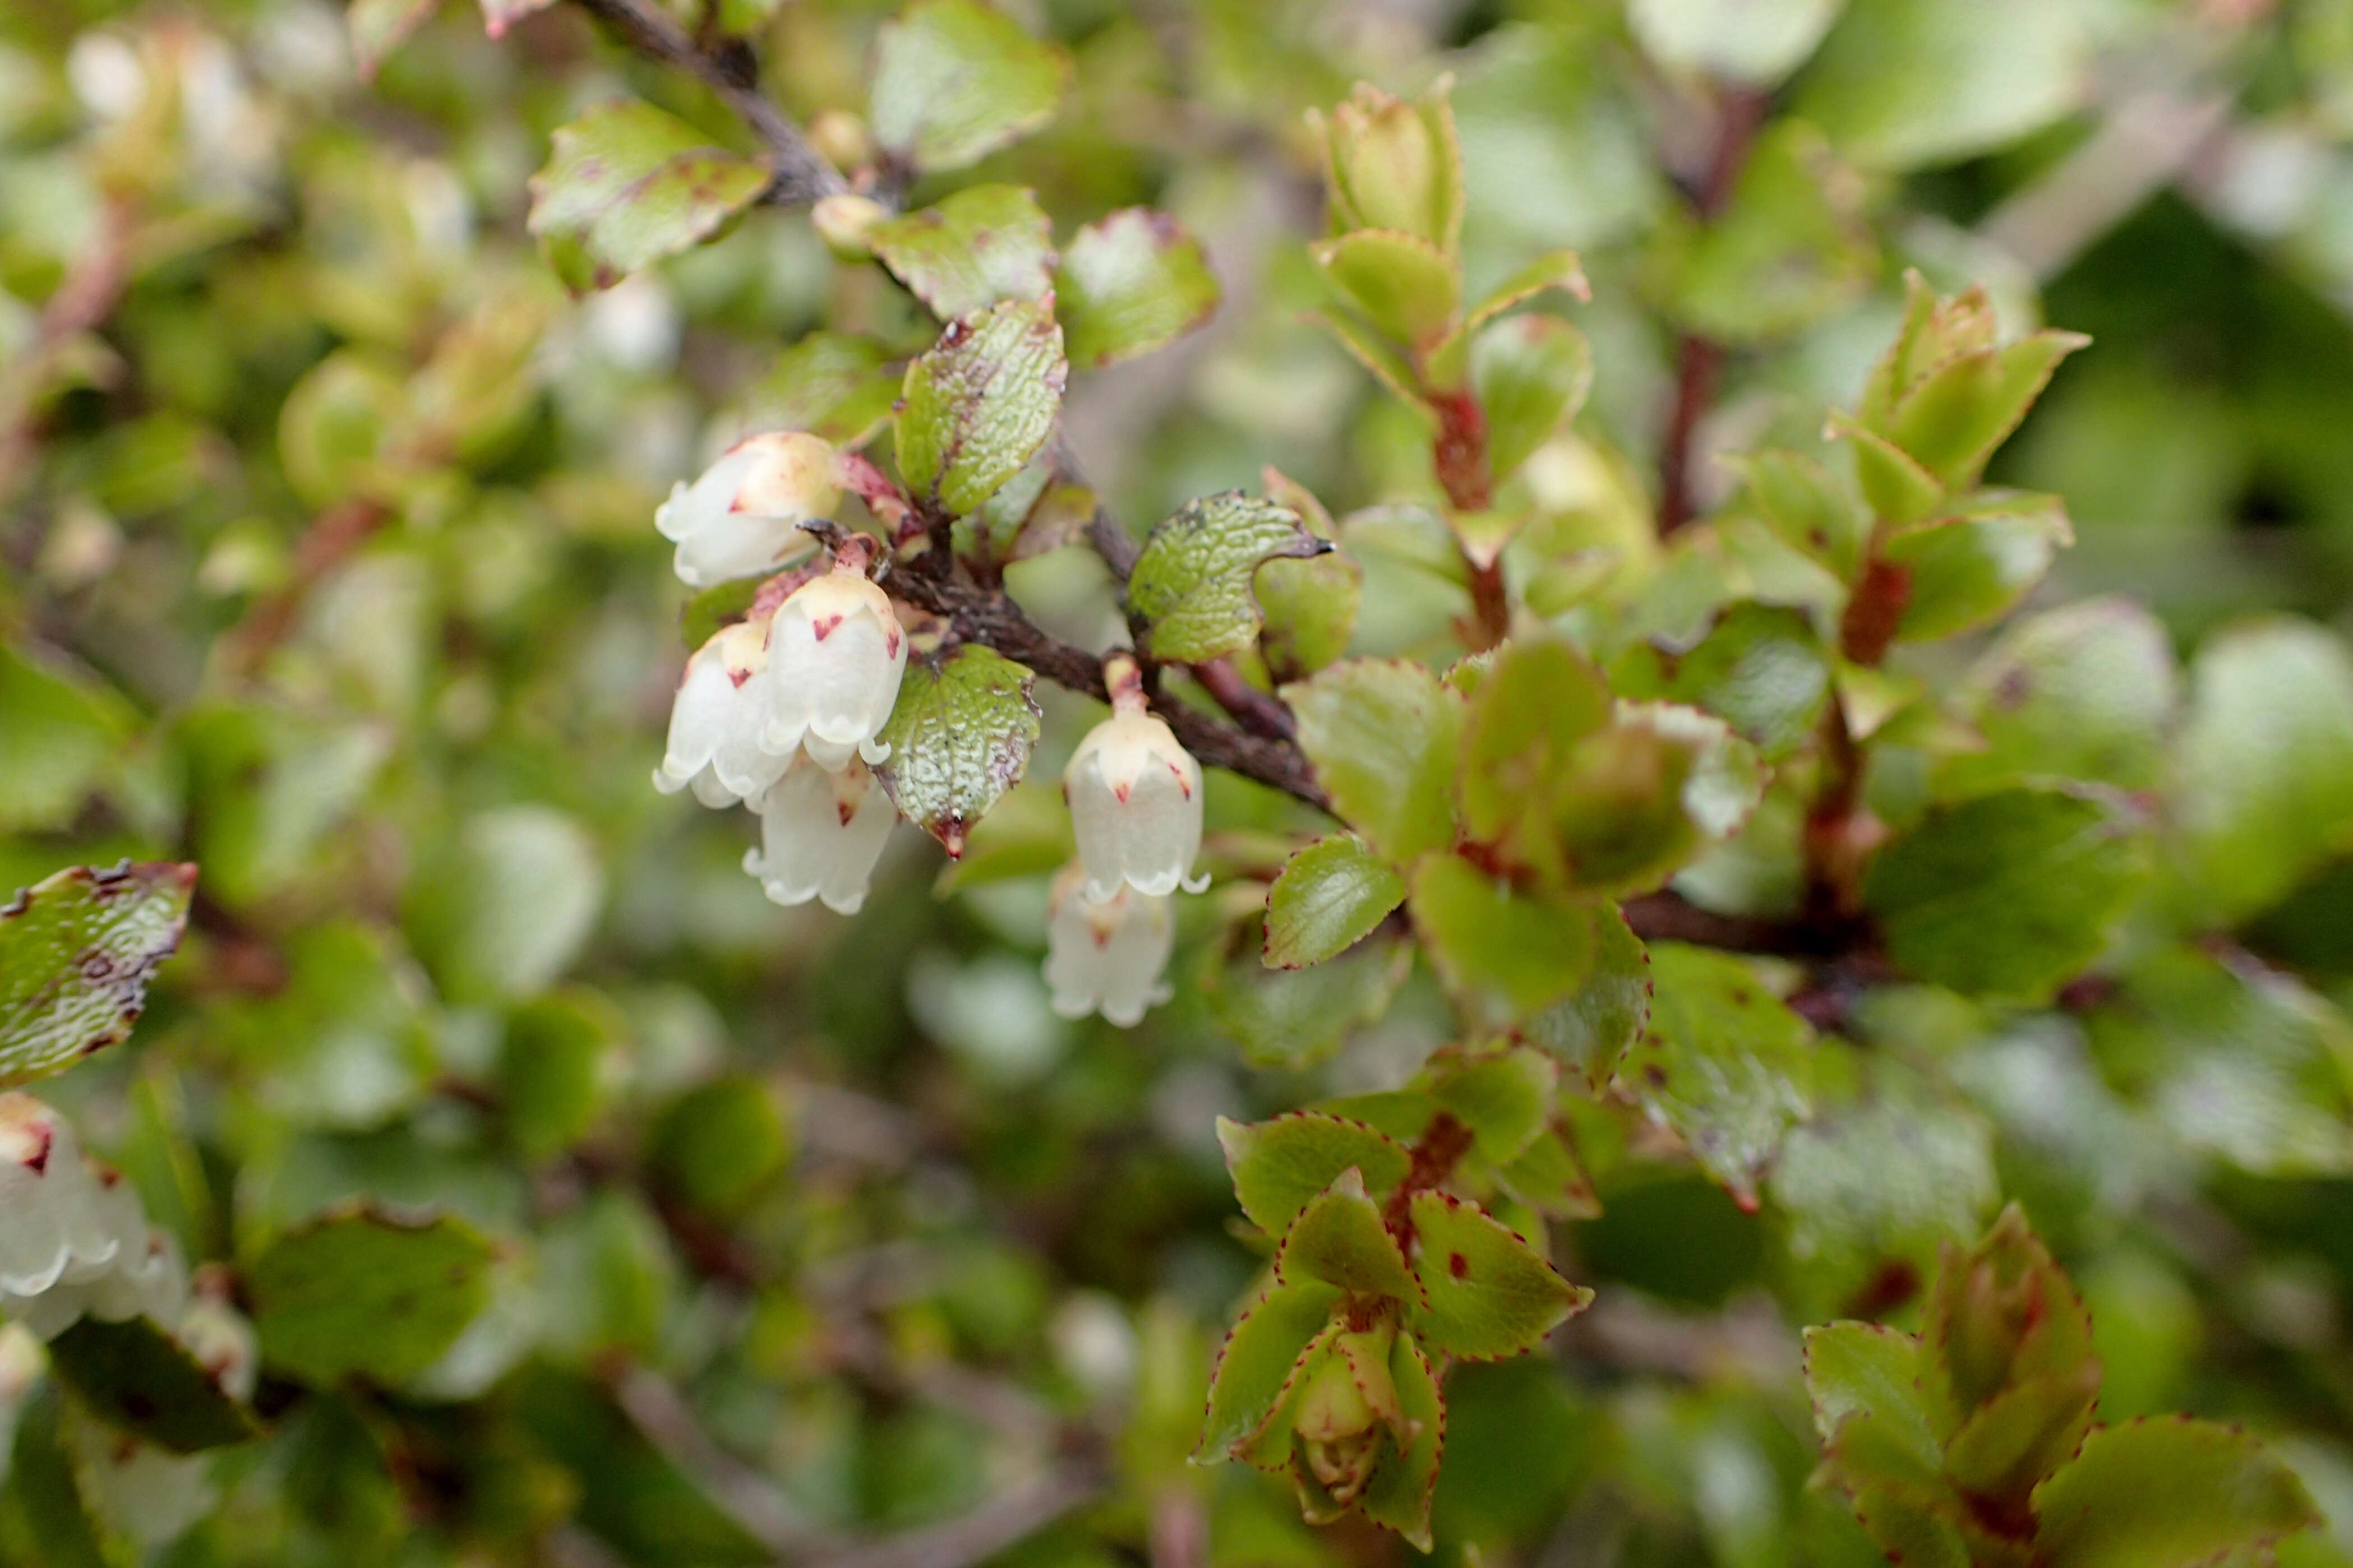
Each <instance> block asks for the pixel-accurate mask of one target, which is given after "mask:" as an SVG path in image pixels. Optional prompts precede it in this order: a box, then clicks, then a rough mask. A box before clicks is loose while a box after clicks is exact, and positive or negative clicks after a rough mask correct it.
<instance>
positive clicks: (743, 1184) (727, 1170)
mask: <svg viewBox="0 0 2353 1568" xmlns="http://www.w3.org/2000/svg"><path fill="white" fill-rule="evenodd" d="M791 1154H792V1141H791V1138H790V1135H789V1134H788V1133H787V1132H786V1129H785V1119H784V1115H783V1112H782V1111H781V1110H779V1109H778V1108H777V1105H776V1095H775V1093H774V1092H773V1091H771V1090H770V1089H768V1087H767V1086H766V1085H765V1084H763V1083H762V1082H761V1081H760V1080H759V1079H755V1078H751V1077H747V1076H740V1075H739V1076H733V1077H728V1078H723V1079H713V1080H712V1082H710V1083H706V1084H703V1085H702V1086H701V1087H699V1088H696V1089H691V1090H689V1091H688V1092H687V1093H685V1094H683V1095H681V1096H680V1097H679V1099H678V1100H677V1101H676V1103H674V1104H672V1105H671V1106H670V1108H669V1110H666V1111H664V1112H663V1113H662V1118H661V1122H660V1125H659V1128H658V1130H657V1131H656V1132H655V1135H654V1159H655V1162H656V1163H657V1165H658V1166H659V1169H660V1170H661V1172H662V1173H663V1175H664V1177H665V1178H666V1179H667V1180H668V1181H669V1182H670V1183H671V1184H673V1185H675V1186H676V1187H677V1189H678V1190H679V1192H680V1194H681V1195H683V1196H684V1197H685V1198H686V1199H687V1201H688V1202H690V1203H691V1204H693V1205H695V1206H696V1207H698V1208H702V1209H705V1210H708V1211H710V1212H712V1213H715V1214H730V1213H733V1212H734V1211H736V1210H738V1209H741V1208H742V1207H743V1206H744V1205H745V1204H746V1203H748V1202H749V1201H750V1200H751V1199H752V1198H753V1197H754V1195H755V1194H757V1193H758V1192H759V1191H760V1189H761V1188H762V1187H764V1186H765V1185H766V1184H768V1183H769V1182H771V1181H773V1180H774V1179H775V1178H776V1176H777V1174H778V1173H781V1172H782V1171H783V1170H784V1168H785V1164H786V1161H787V1160H789V1159H790V1157H791Z"/></svg>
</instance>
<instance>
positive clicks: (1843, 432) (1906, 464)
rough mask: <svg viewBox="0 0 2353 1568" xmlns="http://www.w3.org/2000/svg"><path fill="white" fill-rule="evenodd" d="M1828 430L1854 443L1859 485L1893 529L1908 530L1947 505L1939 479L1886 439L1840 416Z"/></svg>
mask: <svg viewBox="0 0 2353 1568" xmlns="http://www.w3.org/2000/svg"><path fill="white" fill-rule="evenodd" d="M1827 429H1828V433H1829V434H1830V435H1831V436H1834V437H1838V438H1839V439H1840V440H1842V441H1849V442H1852V443H1853V446H1854V474H1855V479H1856V482H1857V483H1859V484H1860V485H1861V486H1862V497H1863V500H1866V501H1868V502H1870V504H1871V510H1873V513H1875V514H1876V515H1877V516H1878V517H1879V518H1880V519H1881V521H1884V522H1886V523H1888V524H1890V525H1891V526H1894V527H1905V526H1909V525H1910V524H1913V523H1915V522H1919V521H1922V520H1923V519H1925V518H1926V517H1928V516H1929V515H1930V514H1931V513H1933V512H1935V511H1936V509H1937V508H1938V507H1939V506H1941V505H1943V504H1944V500H1945V488H1944V486H1942V485H1940V484H1938V483H1937V482H1936V476H1935V475H1934V474H1931V473H1930V472H1929V471H1928V470H1927V469H1926V468H1922V467H1921V466H1920V465H1919V464H1917V463H1915V462H1914V461H1913V460H1912V459H1911V458H1910V457H1908V456H1906V455H1905V452H1904V451H1903V449H1902V448H1900V447H1897V446H1896V445H1895V443H1894V442H1893V441H1890V440H1888V439H1887V437H1884V436H1881V435H1877V434H1875V433H1874V432H1873V431H1870V430H1866V429H1864V428H1863V427H1862V426H1861V425H1858V424H1856V423H1855V422H1854V421H1853V420H1852V419H1851V418H1849V417H1848V416H1845V415H1843V414H1837V413H1833V414H1832V415H1831V416H1830V422H1829V425H1828V426H1827Z"/></svg>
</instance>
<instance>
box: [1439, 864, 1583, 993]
mask: <svg viewBox="0 0 2353 1568" xmlns="http://www.w3.org/2000/svg"><path fill="white" fill-rule="evenodd" d="M1412 889H1413V893H1412V910H1413V924H1414V930H1416V931H1419V932H1420V933H1421V939H1422V942H1423V944H1424V948H1425V951H1426V952H1428V954H1429V957H1430V963H1431V965H1432V966H1433V967H1434V968H1435V969H1436V970H1437V971H1438V974H1439V978H1440V980H1442V981H1444V982H1445V984H1446V988H1447V990H1448V991H1449V992H1450V993H1451V994H1453V996H1454V998H1455V1001H1456V1004H1457V1005H1459V1006H1461V1008H1462V1009H1463V1011H1464V1012H1465V1014H1466V1015H1467V1016H1468V1017H1469V1018H1470V1019H1471V1020H1472V1022H1473V1023H1474V1024H1475V1025H1477V1026H1483V1027H1495V1028H1509V1027H1511V1026H1513V1025H1514V1024H1516V1023H1518V1022H1519V1021H1520V1020H1521V1019H1523V1018H1525V1017H1527V1016H1530V1015H1531V1014H1535V1013H1539V1012H1542V1011H1543V1010H1544V1009H1546V1008H1547V1007H1550V1006H1552V1005H1554V1004H1555V1003H1556V1002H1559V1001H1561V1000H1562V999H1563V998H1565V997H1567V996H1569V995H1571V994H1574V993H1575V992H1576V991H1577V987H1578V986H1580V985H1582V984H1584V983H1585V976H1586V975H1587V974H1588V973H1589V972H1590V971H1591V968H1592V964H1593V951H1594V944H1595V937H1594V922H1593V910H1594V905H1593V903H1592V902H1591V901H1589V900H1582V899H1577V898H1570V897H1565V896H1562V895H1558V894H1550V893H1545V892H1541V891H1537V890H1534V889H1528V890H1523V889H1516V888H1514V886H1513V885H1512V884H1511V883H1510V882H1508V881H1506V880H1504V879H1501V878H1498V877H1496V876H1494V875H1493V874H1492V873H1490V872H1487V871H1484V870H1482V869H1481V868H1478V867H1477V866H1474V865H1472V863H1471V862H1470V861H1468V860H1465V859H1463V858H1461V856H1459V855H1431V856H1427V857H1424V858H1423V859H1422V860H1421V862H1420V863H1419V865H1417V866H1416V867H1415V868H1414V871H1413V880H1412Z"/></svg>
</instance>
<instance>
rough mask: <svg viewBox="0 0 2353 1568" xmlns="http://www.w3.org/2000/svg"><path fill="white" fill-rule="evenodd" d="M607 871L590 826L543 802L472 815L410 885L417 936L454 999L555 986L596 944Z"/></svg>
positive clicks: (522, 993) (412, 926)
mask: <svg viewBox="0 0 2353 1568" xmlns="http://www.w3.org/2000/svg"><path fill="white" fill-rule="evenodd" d="M604 899H605V874H604V868H603V867H602V866H600V865H599V864H598V863H597V859H596V845H595V843H594V841H593V840H591V839H590V837H588V834H587V832H586V829H585V828H583V827H582V826H580V824H579V823H578V822H576V821H575V820H574V819H573V818H571V817H569V816H565V815H564V814H563V813H562V812H559V811H554V810H552V809H550V808H549V807H546V806H543V805H516V806H503V807H501V808H499V809H497V810H493V811H486V812H483V813H481V814H480V815H479V816H473V817H470V818H469V819H467V821H466V822H465V823H464V824H463V826H460V827H459V830H458V833H457V834H456V836H455V837H454V839H453V841H452V842H450V843H449V844H448V845H446V846H444V847H442V849H441V850H440V851H439V852H438V854H436V855H434V856H432V857H430V858H428V859H427V863H426V865H425V866H424V868H422V869H421V870H420V871H419V872H418V874H417V876H416V877H414V878H413V879H411V881H410V884H409V899H408V930H409V933H410V936H411V938H412V939H413V940H414V941H415V942H416V944H417V952H418V954H419V955H420V956H421V957H423V958H424V959H425V960H426V962H427V963H428V964H429V965H430V966H431V967H432V970H433V973H434V978H435V979H437V980H438V981H439V982H440V984H441V985H442V988H443V989H444V990H445V991H446V992H448V993H449V994H451V995H453V996H458V997H462V998H465V999H468V1000H480V1001H487V1000H491V999H493V998H498V997H512V996H528V995H531V994H533V993H534V992H538V991H541V990H543V989H545V988H546V987H547V986H548V985H549V984H551V983H552V982H554V979H555V978H556V976H557V975H559V974H561V973H563V972H564V970H565V968H566V967H567V966H569V965H570V963H572V960H573V958H574V957H575V955H576V954H577V953H578V952H579V951H580V948H581V947H582V945H583V944H585V943H586V942H587V940H588V934H589V932H590V931H592V930H593V929H594V928H595V926H596V914H597V910H599V909H600V908H601V907H602V906H603V903H604Z"/></svg>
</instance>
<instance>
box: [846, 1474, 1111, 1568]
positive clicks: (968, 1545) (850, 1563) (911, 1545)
mask: <svg viewBox="0 0 2353 1568" xmlns="http://www.w3.org/2000/svg"><path fill="white" fill-rule="evenodd" d="M1110 1484H1111V1478H1110V1476H1109V1474H1108V1473H1107V1472H1106V1471H1105V1469H1104V1468H1103V1466H1101V1465H1099V1464H1092V1463H1080V1462H1071V1463H1065V1464H1060V1465H1056V1466H1055V1467H1053V1468H1050V1469H1048V1470H1046V1471H1045V1472H1044V1473H1042V1474H1040V1475H1039V1476H1038V1477H1037V1479H1034V1480H1031V1481H1029V1482H1028V1483H1026V1484H1025V1485H1022V1486H1019V1487H1016V1488H1015V1489H1012V1490H1010V1491H1008V1492H1003V1493H1000V1494H999V1495H997V1497H994V1498H991V1499H990V1500H988V1501H987V1502H985V1503H983V1504H981V1506H980V1507H978V1508H976V1509H975V1510H972V1511H971V1512H970V1513H967V1514H964V1515H962V1516H960V1517H958V1518H955V1519H951V1520H948V1521H945V1522H944V1523H940V1524H934V1525H930V1526H927V1527H925V1528H924V1529H922V1530H910V1531H904V1532H903V1533H902V1534H898V1535H890V1536H885V1537H883V1538H882V1539H881V1540H880V1541H872V1542H865V1543H863V1544H861V1545H858V1546H853V1547H849V1548H848V1549H847V1550H844V1551H840V1552H830V1553H828V1554H825V1555H821V1556H816V1557H811V1558H807V1559H804V1560H803V1562H802V1568H971V1565H972V1564H974V1563H984V1562H987V1560H988V1559H989V1558H991V1557H994V1556H996V1555H997V1553H998V1552H1002V1551H1004V1550H1005V1549H1006V1548H1007V1547H1008V1546H1010V1545H1012V1544H1013V1543H1014V1542H1018V1541H1020V1540H1022V1539H1023V1538H1025V1537H1027V1536H1029V1535H1033V1534H1035V1533H1037V1532H1038V1531H1040V1530H1043V1529H1044V1528H1045V1527H1046V1526H1048V1525H1050V1524H1051V1523H1053V1522H1054V1521H1056V1520H1058V1519H1060V1518H1061V1517H1062V1516H1063V1515H1064V1514H1066V1513H1068V1512H1070V1511H1071V1510H1072V1509H1074V1508H1078V1507H1080V1506H1081V1505H1082V1504H1084V1503H1087V1502H1091V1501H1092V1500H1094V1499H1095V1498H1096V1497H1098V1496H1100V1495H1101V1494H1102V1493H1103V1491H1104V1490H1106V1489H1108V1488H1109V1486H1110Z"/></svg>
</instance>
